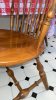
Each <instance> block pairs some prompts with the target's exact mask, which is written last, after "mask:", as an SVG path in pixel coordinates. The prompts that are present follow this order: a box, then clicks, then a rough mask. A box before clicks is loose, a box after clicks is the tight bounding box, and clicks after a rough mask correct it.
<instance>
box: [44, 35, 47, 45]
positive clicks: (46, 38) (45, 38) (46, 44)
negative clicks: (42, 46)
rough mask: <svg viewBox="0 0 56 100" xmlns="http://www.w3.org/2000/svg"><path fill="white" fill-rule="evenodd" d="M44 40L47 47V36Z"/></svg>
mask: <svg viewBox="0 0 56 100" xmlns="http://www.w3.org/2000/svg"><path fill="white" fill-rule="evenodd" d="M44 40H45V43H46V46H48V42H47V36H45V38H44Z"/></svg>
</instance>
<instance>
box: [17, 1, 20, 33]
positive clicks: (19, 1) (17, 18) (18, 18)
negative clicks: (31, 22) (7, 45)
mask: <svg viewBox="0 0 56 100" xmlns="http://www.w3.org/2000/svg"><path fill="white" fill-rule="evenodd" d="M19 3H20V0H18V11H17V16H16V31H17V30H18V21H19Z"/></svg>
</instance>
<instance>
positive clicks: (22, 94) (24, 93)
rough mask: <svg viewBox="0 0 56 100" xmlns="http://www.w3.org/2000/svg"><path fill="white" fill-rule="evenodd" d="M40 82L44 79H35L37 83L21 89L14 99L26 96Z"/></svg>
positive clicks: (17, 99)
mask: <svg viewBox="0 0 56 100" xmlns="http://www.w3.org/2000/svg"><path fill="white" fill-rule="evenodd" d="M40 82H42V79H39V80H38V81H35V83H34V84H33V85H31V86H30V87H29V88H27V89H23V90H21V91H20V93H19V94H18V95H17V97H16V98H14V99H13V100H19V99H23V98H25V97H26V96H27V95H28V94H29V92H30V91H31V90H32V89H33V88H34V87H35V86H38V85H39V83H40Z"/></svg>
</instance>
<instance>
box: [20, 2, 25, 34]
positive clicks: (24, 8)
mask: <svg viewBox="0 0 56 100" xmlns="http://www.w3.org/2000/svg"><path fill="white" fill-rule="evenodd" d="M25 6H26V0H25V3H24V9H23V15H22V21H21V27H20V32H21V33H22V28H23V23H24V15H25Z"/></svg>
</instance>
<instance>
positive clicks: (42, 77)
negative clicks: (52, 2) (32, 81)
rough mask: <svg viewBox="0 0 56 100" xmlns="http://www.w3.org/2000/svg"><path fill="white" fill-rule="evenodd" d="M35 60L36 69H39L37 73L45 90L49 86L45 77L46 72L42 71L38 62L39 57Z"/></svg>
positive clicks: (41, 66)
mask: <svg viewBox="0 0 56 100" xmlns="http://www.w3.org/2000/svg"><path fill="white" fill-rule="evenodd" d="M36 61H37V69H38V71H39V75H40V77H41V79H42V82H43V84H44V86H45V88H46V90H48V89H49V87H48V83H47V79H46V74H45V72H44V71H43V65H42V64H41V63H40V61H39V58H36Z"/></svg>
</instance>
